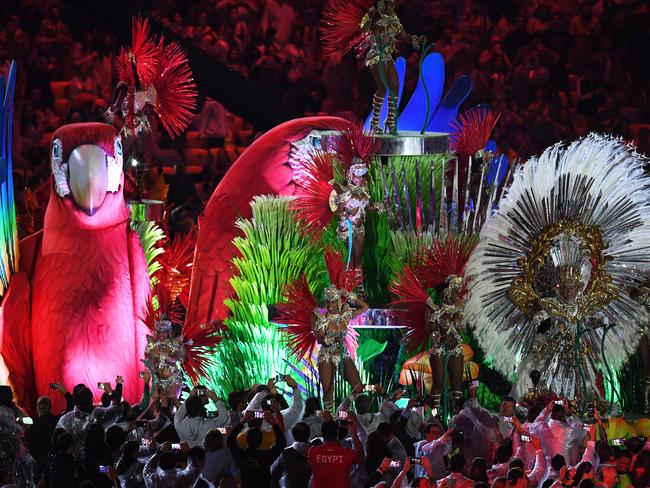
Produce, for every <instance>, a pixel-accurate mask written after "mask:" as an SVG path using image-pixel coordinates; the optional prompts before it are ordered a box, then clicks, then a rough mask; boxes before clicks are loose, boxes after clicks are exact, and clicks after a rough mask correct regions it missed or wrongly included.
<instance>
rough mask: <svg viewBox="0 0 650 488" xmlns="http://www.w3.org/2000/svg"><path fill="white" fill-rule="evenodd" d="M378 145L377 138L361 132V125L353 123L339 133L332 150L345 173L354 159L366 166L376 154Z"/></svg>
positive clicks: (363, 131)
mask: <svg viewBox="0 0 650 488" xmlns="http://www.w3.org/2000/svg"><path fill="white" fill-rule="evenodd" d="M379 144H380V141H379V140H378V139H377V138H375V137H374V136H373V135H372V134H371V133H370V132H366V131H365V130H363V125H362V124H359V123H354V124H351V125H350V126H349V127H348V128H346V129H344V130H342V131H341V132H340V135H339V136H338V137H337V138H336V142H335V143H334V148H333V150H334V152H335V153H336V156H337V160H338V162H339V163H340V164H341V166H343V168H345V171H347V170H348V169H349V168H350V164H351V163H352V160H353V159H354V158H359V159H361V160H362V161H363V162H364V163H366V164H368V163H369V159H370V157H372V155H373V154H376V153H377V150H378V148H379Z"/></svg>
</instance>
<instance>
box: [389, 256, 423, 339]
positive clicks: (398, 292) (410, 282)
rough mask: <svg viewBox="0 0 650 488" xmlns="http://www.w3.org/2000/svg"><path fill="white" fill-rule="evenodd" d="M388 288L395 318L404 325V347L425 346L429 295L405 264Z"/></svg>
mask: <svg viewBox="0 0 650 488" xmlns="http://www.w3.org/2000/svg"><path fill="white" fill-rule="evenodd" d="M389 290H390V292H391V294H392V295H393V296H394V297H395V299H394V300H393V301H392V302H391V308H392V309H393V313H394V314H395V318H396V319H397V322H398V323H399V324H401V325H403V326H404V327H406V336H405V345H406V348H407V349H408V350H409V351H413V350H415V349H418V348H419V347H420V346H423V345H424V346H426V344H427V341H428V340H429V331H428V330H427V326H426V316H425V313H426V310H427V307H428V303H427V302H428V300H429V299H430V297H429V293H428V292H427V289H426V287H425V286H424V284H423V283H422V281H421V280H420V278H419V277H418V275H417V274H416V273H415V271H414V270H413V268H411V267H409V266H405V267H404V268H403V269H402V271H401V272H400V273H399V274H398V275H397V276H396V277H395V279H394V280H393V282H392V283H391V285H390V287H389Z"/></svg>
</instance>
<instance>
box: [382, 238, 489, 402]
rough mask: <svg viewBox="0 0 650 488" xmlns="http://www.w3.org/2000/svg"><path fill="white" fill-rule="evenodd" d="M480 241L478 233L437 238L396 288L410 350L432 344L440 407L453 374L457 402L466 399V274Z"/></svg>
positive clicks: (395, 303) (435, 395)
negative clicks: (463, 397) (473, 251)
mask: <svg viewBox="0 0 650 488" xmlns="http://www.w3.org/2000/svg"><path fill="white" fill-rule="evenodd" d="M476 242H477V240H476V239H475V238H474V237H461V236H459V237H455V238H452V237H448V238H447V240H446V241H444V242H442V241H436V242H435V243H434V245H433V247H432V248H431V249H426V250H424V251H423V252H422V254H421V255H420V257H419V259H418V261H417V263H416V264H414V265H413V266H406V267H404V269H403V270H402V272H401V273H400V274H399V276H398V277H397V278H396V280H395V281H394V282H393V284H392V286H391V292H392V293H393V294H394V295H395V297H396V299H395V300H394V301H393V307H394V308H395V309H396V315H397V319H398V320H399V321H400V322H401V323H403V324H404V325H405V326H406V327H407V329H408V332H407V335H406V338H405V341H406V347H407V349H409V350H410V351H417V350H418V349H422V347H423V346H424V347H426V344H430V345H429V350H428V351H429V362H430V364H431V375H432V387H431V394H432V395H433V399H434V401H433V403H434V405H433V407H434V408H435V409H436V410H439V409H440V406H441V398H442V393H443V390H444V386H445V381H446V379H447V375H449V383H450V386H451V396H452V399H453V402H454V406H455V407H460V405H459V403H460V400H461V399H462V381H463V351H462V348H461V345H462V342H463V339H462V336H461V333H462V332H463V330H464V328H465V315H464V311H463V306H464V296H465V291H466V289H465V284H464V280H463V273H464V269H465V263H466V262H467V259H468V258H469V256H470V254H471V253H472V250H473V249H474V246H475V245H476ZM431 289H433V290H434V291H433V292H432V293H431V294H430V293H429V290H431Z"/></svg>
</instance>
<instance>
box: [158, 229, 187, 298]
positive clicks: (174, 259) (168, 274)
mask: <svg viewBox="0 0 650 488" xmlns="http://www.w3.org/2000/svg"><path fill="white" fill-rule="evenodd" d="M195 246H196V229H194V228H193V229H192V230H190V232H188V233H187V234H177V235H176V236H175V237H174V239H172V241H171V242H169V243H168V244H167V245H166V246H165V252H164V253H162V254H161V255H160V256H159V257H158V262H159V263H160V265H161V266H162V269H161V272H163V273H164V275H165V280H166V282H167V287H168V289H169V294H170V297H171V299H172V300H173V301H176V300H177V299H178V301H179V302H180V303H181V304H182V305H183V307H185V308H187V303H188V300H189V289H190V278H191V277H192V263H193V260H194V247H195Z"/></svg>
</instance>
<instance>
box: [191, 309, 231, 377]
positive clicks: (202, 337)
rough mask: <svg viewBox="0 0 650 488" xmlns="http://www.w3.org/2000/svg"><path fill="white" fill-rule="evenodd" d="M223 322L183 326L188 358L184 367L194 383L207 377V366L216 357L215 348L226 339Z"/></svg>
mask: <svg viewBox="0 0 650 488" xmlns="http://www.w3.org/2000/svg"><path fill="white" fill-rule="evenodd" d="M227 330H228V329H227V328H226V326H225V325H224V324H223V323H222V322H211V323H208V324H204V323H193V324H189V325H188V324H185V325H184V326H183V343H184V344H185V354H186V356H187V359H186V360H185V363H184V364H183V369H184V370H185V373H187V376H189V378H190V380H191V381H192V384H197V383H198V382H199V378H200V377H206V376H207V371H206V368H207V367H208V366H209V365H210V363H211V361H212V358H213V357H214V353H213V349H214V348H215V347H217V346H218V345H219V343H220V342H221V341H222V340H223V339H224V336H225V334H226V332H227Z"/></svg>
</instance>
